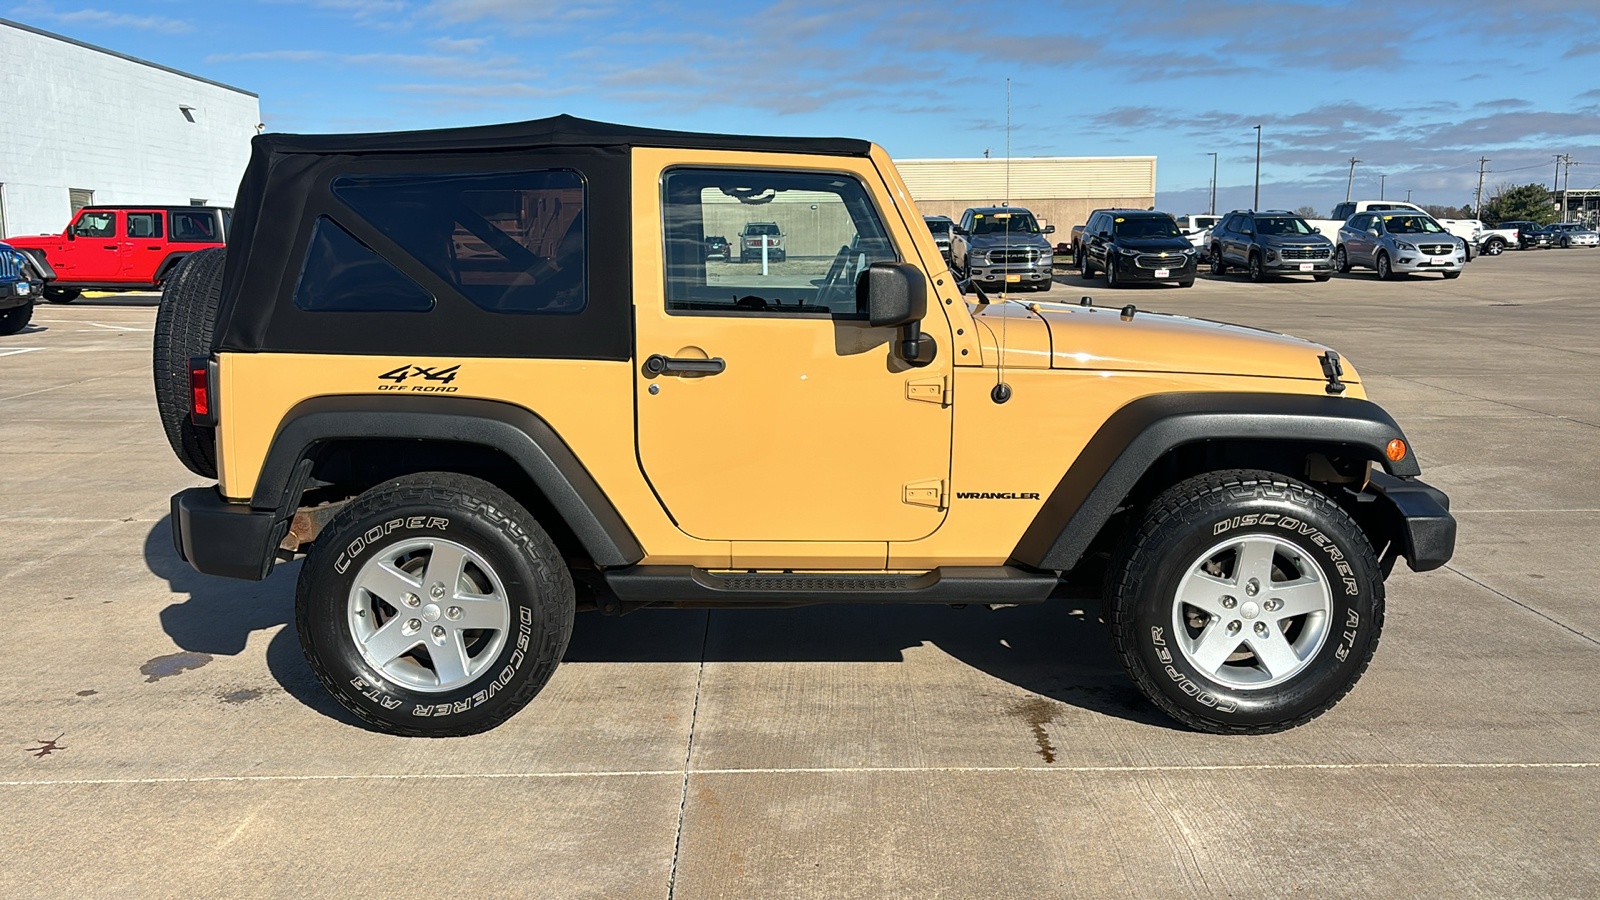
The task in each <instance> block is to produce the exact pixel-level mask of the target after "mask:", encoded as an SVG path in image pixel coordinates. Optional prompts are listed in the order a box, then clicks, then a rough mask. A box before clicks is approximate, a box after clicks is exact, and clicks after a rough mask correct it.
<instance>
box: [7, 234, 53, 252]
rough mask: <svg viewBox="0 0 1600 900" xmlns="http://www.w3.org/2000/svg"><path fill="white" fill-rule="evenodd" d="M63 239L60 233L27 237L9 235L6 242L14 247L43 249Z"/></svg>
mask: <svg viewBox="0 0 1600 900" xmlns="http://www.w3.org/2000/svg"><path fill="white" fill-rule="evenodd" d="M59 240H61V235H59V234H31V235H28V236H26V237H22V236H17V237H8V238H6V243H7V244H10V245H11V246H13V247H29V248H34V249H39V250H43V249H44V248H45V247H47V246H49V245H51V244H54V243H56V242H57V241H59Z"/></svg>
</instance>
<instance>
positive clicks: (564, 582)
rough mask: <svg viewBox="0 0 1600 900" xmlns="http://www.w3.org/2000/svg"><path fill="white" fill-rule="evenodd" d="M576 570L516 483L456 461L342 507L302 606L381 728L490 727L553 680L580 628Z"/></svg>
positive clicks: (300, 618) (323, 652) (357, 702)
mask: <svg viewBox="0 0 1600 900" xmlns="http://www.w3.org/2000/svg"><path fill="white" fill-rule="evenodd" d="M573 614H574V601H573V589H572V578H571V575H570V574H569V573H568V571H567V567H566V565H565V564H564V563H563V562H562V560H561V556H560V553H559V551H557V549H556V546H555V544H554V543H553V542H552V541H551V540H550V536H549V535H548V534H546V533H545V531H544V529H543V528H540V527H539V524H538V523H537V522H535V521H534V519H533V517H532V516H530V515H529V514H528V512H527V510H525V509H523V508H522V506H521V505H519V504H518V503H517V502H516V501H515V500H513V499H511V497H510V496H508V495H507V494H506V493H505V492H504V491H501V490H500V489H499V488H497V487H495V486H494V485H492V484H489V483H488V482H485V481H480V480H479V479H476V478H469V477H467V476H465V475H456V474H452V473H445V472H428V473H422V474H418V475H408V476H406V477H404V478H397V479H395V480H393V481H390V482H387V483H384V484H381V485H378V486H377V487H375V488H372V489H371V490H369V491H367V492H366V493H364V494H362V495H361V496H360V497H357V498H356V499H355V500H354V501H352V502H351V503H349V504H348V505H347V506H345V508H344V509H342V510H340V511H339V513H338V514H337V515H336V516H335V517H334V519H333V521H331V522H330V523H329V524H328V527H327V529H326V530H325V531H324V532H323V534H322V536H320V537H319V538H318V540H317V543H316V545H315V546H314V547H313V549H312V551H311V554H310V555H309V556H308V557H307V558H306V561H305V565H304V567H303V568H302V569H301V570H300V581H299V585H298V587H297V588H296V591H295V620H296V625H297V628H298V629H299V632H300V644H301V647H302V649H303V650H304V651H305V654H306V660H307V661H308V662H309V663H310V664H311V668H312V670H313V671H315V672H316V674H317V677H318V679H320V680H321V681H322V684H323V686H324V687H326V688H327V689H328V691H329V692H330V693H332V694H333V696H334V697H335V698H336V699H337V700H338V701H339V703H340V704H341V705H343V706H344V707H345V708H346V709H348V710H350V711H351V712H352V713H354V714H355V715H356V716H358V717H359V718H360V719H361V720H362V721H364V722H366V723H368V724H370V725H372V726H373V727H374V728H376V729H378V730H380V731H385V732H389V733H390V734H400V735H407V736H413V737H451V736H457V735H465V734H476V733H478V732H481V731H487V730H489V729H490V728H493V727H495V726H496V725H499V724H501V723H502V722H504V721H506V720H507V719H509V718H511V716H512V715H514V714H516V712H517V711H518V710H520V709H522V707H524V706H526V705H527V704H528V702H529V701H531V700H532V699H533V698H534V696H535V695H537V694H538V693H539V691H540V690H541V689H543V687H544V686H545V684H546V683H547V682H548V681H549V680H550V676H551V675H552V674H553V673H554V672H555V669H556V665H557V664H558V663H559V662H560V660H561V657H562V654H564V653H565V652H566V649H567V641H568V639H569V638H570V637H571V636H572V624H573Z"/></svg>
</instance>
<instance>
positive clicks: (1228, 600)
mask: <svg viewBox="0 0 1600 900" xmlns="http://www.w3.org/2000/svg"><path fill="white" fill-rule="evenodd" d="M1238 605H1239V601H1238V600H1235V599H1234V598H1232V597H1223V598H1222V608H1223V609H1233V608H1234V607H1235V606H1238Z"/></svg>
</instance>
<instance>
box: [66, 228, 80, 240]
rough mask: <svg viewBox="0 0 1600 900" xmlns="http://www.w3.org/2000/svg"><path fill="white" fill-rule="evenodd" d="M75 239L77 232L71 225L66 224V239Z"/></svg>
mask: <svg viewBox="0 0 1600 900" xmlns="http://www.w3.org/2000/svg"><path fill="white" fill-rule="evenodd" d="M77 239H78V233H77V232H76V231H74V230H72V226H71V225H68V226H67V240H69V241H75V240H77Z"/></svg>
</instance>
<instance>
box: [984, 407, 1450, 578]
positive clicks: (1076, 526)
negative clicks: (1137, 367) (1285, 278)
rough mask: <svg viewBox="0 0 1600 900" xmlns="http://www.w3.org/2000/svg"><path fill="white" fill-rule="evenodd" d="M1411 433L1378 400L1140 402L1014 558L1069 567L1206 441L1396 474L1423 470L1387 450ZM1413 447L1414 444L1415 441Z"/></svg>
mask: <svg viewBox="0 0 1600 900" xmlns="http://www.w3.org/2000/svg"><path fill="white" fill-rule="evenodd" d="M1395 438H1400V439H1401V440H1404V439H1405V434H1404V433H1403V432H1402V431H1401V430H1400V426H1399V425H1398V424H1396V423H1395V421H1394V419H1393V418H1392V417H1391V416H1390V415H1389V414H1388V413H1387V412H1385V411H1384V410H1383V408H1382V407H1380V406H1378V405H1377V404H1376V403H1372V402H1371V401H1368V400H1357V399H1351V398H1343V397H1331V396H1316V395H1314V394H1267V393H1231V392H1230V393H1221V392H1217V393H1213V392H1195V393H1173V394H1157V395H1154V396H1150V397H1143V398H1141V399H1138V400H1135V401H1133V402H1131V403H1129V404H1127V405H1126V406H1124V407H1122V408H1121V409H1119V410H1117V411H1116V412H1115V413H1113V414H1112V415H1111V417H1110V418H1108V419H1107V420H1106V422H1105V424H1104V425H1102V426H1100V430H1099V431H1097V432H1095V435H1094V437H1092V438H1090V439H1089V443H1088V444H1087V445H1085V446H1084V448H1083V452H1081V453H1079V454H1078V458H1077V459H1076V460H1075V461H1074V462H1073V463H1072V466H1071V467H1070V468H1068V469H1067V472H1066V474H1065V475H1063V476H1062V477H1061V481H1060V482H1059V483H1058V484H1057V485H1056V487H1055V489H1054V490H1053V491H1051V493H1050V496H1049V498H1048V499H1046V500H1045V502H1044V504H1043V506H1041V507H1040V509H1039V512H1038V514H1037V515H1036V516H1035V517H1034V520H1033V522H1032V524H1030V525H1029V526H1028V530H1027V531H1026V532H1024V533H1023V535H1022V538H1021V539H1020V540H1018V541H1017V546H1016V548H1015V549H1014V550H1013V551H1012V553H1011V562H1012V563H1013V564H1016V565H1023V566H1030V567H1033V568H1037V569H1054V570H1057V571H1065V570H1067V569H1071V568H1072V567H1073V566H1075V565H1077V564H1078V560H1079V559H1080V558H1081V557H1082V556H1083V553H1084V551H1085V550H1086V549H1087V548H1088V546H1089V543H1090V542H1091V541H1093V540H1094V538H1095V536H1096V535H1098V534H1099V533H1100V530H1101V528H1103V527H1104V526H1105V523H1106V521H1107V520H1109V519H1110V518H1111V514H1112V513H1113V512H1115V511H1116V510H1117V507H1118V506H1120V505H1121V504H1122V502H1123V500H1124V499H1125V498H1126V497H1127V496H1128V493H1129V492H1130V491H1132V490H1133V488H1134V486H1135V485H1137V484H1138V483H1139V479H1140V478H1141V477H1143V476H1144V474H1145V472H1146V471H1147V470H1148V469H1149V468H1150V466H1151V465H1152V464H1154V463H1155V462H1156V460H1158V459H1160V458H1161V457H1162V456H1163V455H1165V454H1166V453H1167V452H1168V451H1170V450H1172V449H1174V448H1176V447H1180V446H1183V445H1185V444H1194V443H1201V442H1206V441H1218V440H1229V441H1239V440H1244V441H1265V442H1271V441H1292V442H1296V443H1314V444H1321V445H1326V446H1342V447H1348V448H1351V449H1353V450H1355V451H1358V452H1359V453H1361V454H1362V455H1364V456H1366V457H1367V458H1368V459H1371V460H1375V461H1381V462H1382V463H1383V465H1384V467H1385V469H1386V470H1387V471H1388V473H1389V474H1390V475H1398V476H1414V475H1418V474H1420V473H1421V469H1420V468H1418V466H1417V461H1416V454H1415V453H1414V452H1408V453H1407V454H1406V455H1405V456H1404V457H1403V458H1401V459H1400V460H1399V461H1398V462H1393V461H1391V460H1389V459H1388V457H1387V456H1385V453H1384V451H1385V448H1386V447H1387V446H1388V444H1389V442H1390V441H1391V440H1394V439H1395ZM1407 446H1408V447H1409V446H1410V444H1409V442H1407Z"/></svg>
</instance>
